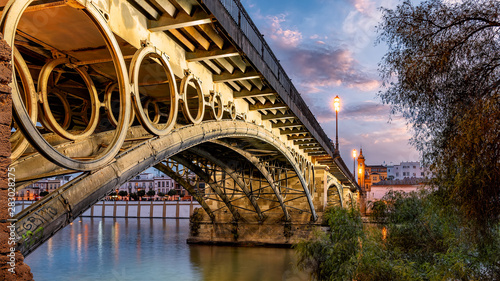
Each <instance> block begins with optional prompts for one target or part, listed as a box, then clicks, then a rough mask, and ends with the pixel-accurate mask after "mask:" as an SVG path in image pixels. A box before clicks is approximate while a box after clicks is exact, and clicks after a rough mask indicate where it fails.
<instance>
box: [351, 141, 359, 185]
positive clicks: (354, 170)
mask: <svg viewBox="0 0 500 281" xmlns="http://www.w3.org/2000/svg"><path fill="white" fill-rule="evenodd" d="M356 156H358V155H357V151H356V149H354V150H353V151H352V176H353V177H354V181H356Z"/></svg>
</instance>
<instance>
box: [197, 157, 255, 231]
mask: <svg viewBox="0 0 500 281" xmlns="http://www.w3.org/2000/svg"><path fill="white" fill-rule="evenodd" d="M189 151H191V152H193V153H195V154H197V155H198V156H201V157H204V158H205V159H207V160H209V161H210V162H212V163H214V164H215V165H217V166H219V167H220V168H221V169H222V170H224V171H225V172H226V173H227V174H228V175H229V176H230V177H231V178H232V179H233V180H234V181H235V182H236V184H237V185H238V186H239V187H240V188H241V191H243V193H244V194H245V195H246V196H247V198H248V200H249V201H250V204H252V206H253V208H254V209H255V212H256V213H257V216H258V217H259V220H260V221H264V220H265V217H264V215H263V214H262V211H261V210H260V207H259V204H258V203H257V199H256V198H255V196H253V194H252V193H251V192H250V190H248V188H247V187H246V185H245V183H244V182H243V181H242V180H241V178H240V177H238V175H237V173H236V171H234V170H233V169H232V168H230V167H229V166H228V165H227V164H226V163H224V162H223V161H222V160H221V159H220V158H218V157H216V156H213V155H212V154H211V153H210V152H208V151H206V150H203V149H201V148H198V147H194V148H192V149H190V150H189Z"/></svg>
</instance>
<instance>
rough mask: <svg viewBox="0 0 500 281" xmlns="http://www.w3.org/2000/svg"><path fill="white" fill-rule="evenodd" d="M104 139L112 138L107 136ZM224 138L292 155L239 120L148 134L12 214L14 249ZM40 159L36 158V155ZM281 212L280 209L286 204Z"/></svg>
mask: <svg viewBox="0 0 500 281" xmlns="http://www.w3.org/2000/svg"><path fill="white" fill-rule="evenodd" d="M141 129H142V128H141ZM107 137H108V138H110V137H112V136H111V135H110V134H108V136H107ZM224 138H250V139H255V140H259V141H261V142H265V143H266V144H268V145H271V146H272V147H274V148H275V149H276V150H277V151H279V152H280V153H282V154H283V155H285V157H286V158H287V159H292V156H291V154H290V152H289V151H288V150H287V149H286V146H285V144H284V143H282V142H281V141H280V140H279V138H277V137H276V136H274V135H273V134H272V132H270V131H267V130H265V129H263V128H262V127H260V126H257V125H254V124H250V123H246V122H243V121H220V122H215V121H207V122H203V123H201V124H200V125H196V126H194V125H191V126H185V127H181V128H178V129H176V130H173V131H172V133H171V134H168V135H165V136H161V137H159V136H156V137H151V138H149V139H147V140H146V141H144V142H142V143H140V144H138V145H136V146H134V147H132V148H130V149H129V150H126V151H124V152H123V153H121V154H119V155H118V156H117V157H116V158H115V160H114V161H112V162H111V163H110V164H109V165H107V166H105V167H103V168H100V169H97V170H95V171H93V172H92V173H90V172H84V173H83V174H82V175H80V176H79V177H77V178H76V179H74V180H73V181H71V182H69V183H68V184H66V185H64V186H62V187H61V188H59V189H58V190H57V191H54V192H53V193H51V194H50V195H49V196H46V197H44V198H43V199H42V200H40V201H38V202H37V203H35V204H33V205H32V206H31V207H29V208H28V209H25V210H23V211H22V212H21V213H19V214H18V215H17V216H16V218H17V219H18V223H17V225H16V232H17V235H18V237H21V239H20V240H18V241H17V242H18V246H19V249H20V251H21V252H22V253H23V254H28V253H30V252H31V251H33V250H34V249H35V248H36V247H37V246H38V245H40V244H41V243H43V242H44V241H45V240H47V239H48V238H50V237H51V236H52V235H53V234H54V233H55V232H57V231H58V230H59V229H61V228H63V227H64V226H66V225H67V224H69V223H70V222H71V221H72V220H73V219H75V218H76V217H78V216H80V215H81V214H82V213H83V212H84V211H85V210H87V209H88V208H89V207H90V206H92V205H93V204H95V203H96V202H97V201H99V200H100V199H102V198H103V197H104V196H105V195H106V194H107V193H108V192H109V190H112V189H113V188H115V187H116V186H120V185H121V184H123V183H125V182H127V181H128V180H130V179H131V178H133V177H135V176H136V175H137V174H139V173H141V172H142V171H144V170H146V169H147V168H149V167H152V166H154V165H156V164H158V163H160V162H161V161H163V160H164V159H167V158H170V157H172V156H174V155H176V154H178V153H179V152H182V151H185V150H188V149H190V148H193V147H195V146H197V145H199V144H203V143H207V142H216V143H219V144H222V142H220V140H221V139H224ZM103 140H105V138H103V139H101V141H103ZM71 144H76V145H78V142H69V143H64V144H62V145H64V146H69V145H71ZM94 145H98V144H94ZM226 146H227V145H226ZM227 147H229V146H227ZM236 150H237V149H236ZM239 153H243V154H244V152H243V151H239ZM246 157H247V159H250V160H251V162H252V163H257V162H256V161H257V159H256V157H255V156H251V155H246ZM35 158H36V157H35ZM40 159H42V158H41V156H40V157H39V160H40ZM45 161H47V160H45ZM35 162H36V161H35ZM47 162H48V161H47ZM290 162H291V163H292V165H293V166H294V169H295V170H296V171H297V172H298V175H299V178H300V181H301V183H302V184H303V189H304V194H305V196H306V197H307V201H308V202H309V206H310V211H311V214H312V219H313V220H314V219H316V218H317V216H316V212H315V210H314V206H313V205H312V200H311V196H310V194H309V191H308V187H307V185H305V179H304V177H303V175H300V174H299V173H300V169H299V167H298V164H297V163H295V162H292V161H290ZM278 194H279V193H278ZM283 206H284V205H282V207H283ZM284 210H285V211H286V207H285V208H284ZM285 214H286V213H285ZM35 231H38V232H37V233H39V234H38V236H36V237H35V236H33V233H34V232H35ZM40 233H41V234H40Z"/></svg>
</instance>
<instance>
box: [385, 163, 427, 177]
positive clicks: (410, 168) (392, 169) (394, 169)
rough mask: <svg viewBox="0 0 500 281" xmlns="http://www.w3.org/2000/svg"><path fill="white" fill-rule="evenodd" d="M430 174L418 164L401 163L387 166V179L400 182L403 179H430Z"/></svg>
mask: <svg viewBox="0 0 500 281" xmlns="http://www.w3.org/2000/svg"><path fill="white" fill-rule="evenodd" d="M430 177H431V173H430V172H429V170H428V169H426V168H424V167H422V166H421V165H420V162H401V164H399V165H390V166H387V179H390V180H402V179H405V178H430Z"/></svg>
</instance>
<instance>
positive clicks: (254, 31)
mask: <svg viewBox="0 0 500 281" xmlns="http://www.w3.org/2000/svg"><path fill="white" fill-rule="evenodd" d="M217 1H219V2H220V3H221V4H222V6H223V7H224V8H225V9H226V11H227V12H228V14H229V15H230V16H231V18H232V19H233V20H234V22H235V23H236V24H237V25H238V27H239V28H240V30H241V31H242V33H243V34H244V35H245V37H246V38H247V39H248V41H249V42H250V44H251V45H252V47H253V48H254V49H255V51H256V52H257V53H258V54H259V55H260V56H261V58H262V60H263V61H264V62H265V63H266V65H267V66H268V68H269V69H270V70H271V71H272V73H273V75H274V76H275V78H276V80H277V81H278V82H279V83H280V84H281V86H282V87H283V88H284V89H285V91H287V92H288V94H289V97H290V99H291V100H292V102H294V103H295V105H296V106H297V108H298V109H299V110H300V112H301V113H302V114H303V117H304V118H306V119H307V120H308V121H309V122H311V125H312V126H313V127H314V129H315V130H316V131H317V133H318V134H319V136H321V137H322V138H323V141H324V143H325V144H326V145H327V146H329V147H328V148H329V149H330V151H331V152H333V151H335V149H334V147H333V144H332V142H331V140H330V139H329V138H328V136H327V135H326V133H325V132H324V130H323V128H322V127H321V125H320V124H319V123H318V120H317V119H316V117H315V116H314V115H313V114H312V112H311V110H310V109H309V107H308V106H307V104H306V103H305V101H304V100H303V99H302V96H301V95H300V93H299V91H297V89H296V88H295V85H293V83H292V80H291V79H290V78H289V77H288V75H287V74H286V72H285V70H284V69H283V67H282V66H281V64H280V61H279V60H278V59H277V58H276V56H275V55H274V53H273V51H272V50H271V47H269V45H268V44H267V42H266V40H265V39H264V35H262V34H261V33H260V31H259V29H258V28H257V26H256V25H255V24H254V22H253V21H252V19H251V18H250V16H249V15H248V13H247V12H246V10H245V8H244V7H243V5H242V4H241V2H240V1H239V0H217ZM332 156H333V155H332Z"/></svg>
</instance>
